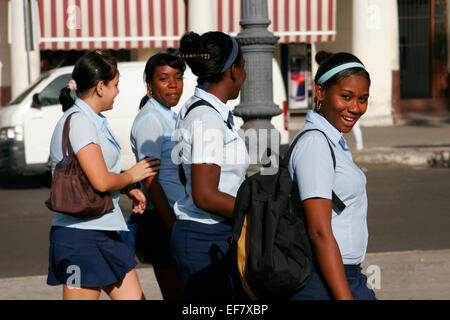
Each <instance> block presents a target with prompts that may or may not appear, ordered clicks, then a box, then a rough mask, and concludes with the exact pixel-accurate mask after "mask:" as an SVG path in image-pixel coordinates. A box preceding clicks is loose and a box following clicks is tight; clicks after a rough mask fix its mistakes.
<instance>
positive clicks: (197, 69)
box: [180, 31, 242, 83]
mask: <svg viewBox="0 0 450 320" xmlns="http://www.w3.org/2000/svg"><path fill="white" fill-rule="evenodd" d="M232 50H233V43H232V40H231V37H230V36H229V35H227V34H225V33H223V32H219V31H210V32H206V33H204V34H202V35H199V34H197V33H195V32H188V33H186V34H184V35H183V37H182V38H181V41H180V54H181V55H183V59H184V60H185V61H186V63H187V64H188V66H189V67H190V68H191V70H192V72H193V73H194V74H195V75H196V76H197V77H198V78H199V82H213V83H214V82H216V83H217V82H219V81H220V80H222V78H223V72H222V69H223V67H224V66H225V63H226V61H227V59H228V57H229V56H230V54H231V51H232ZM186 56H187V57H186ZM241 61H242V51H241V48H240V46H239V51H238V55H237V57H236V59H235V60H234V62H233V64H235V65H237V66H240V65H241Z"/></svg>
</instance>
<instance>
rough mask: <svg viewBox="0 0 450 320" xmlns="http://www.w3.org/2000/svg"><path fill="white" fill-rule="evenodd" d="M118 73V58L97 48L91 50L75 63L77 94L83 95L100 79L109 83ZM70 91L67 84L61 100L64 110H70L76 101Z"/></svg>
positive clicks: (74, 74) (73, 76)
mask: <svg viewBox="0 0 450 320" xmlns="http://www.w3.org/2000/svg"><path fill="white" fill-rule="evenodd" d="M116 74H117V60H116V59H115V58H114V57H112V56H110V55H108V54H106V53H104V52H103V51H100V50H96V51H92V52H89V53H88V54H86V55H85V56H83V57H81V58H80V59H79V60H78V61H77V62H76V63H75V66H74V68H73V71H72V79H73V80H75V82H76V83H77V91H76V92H77V94H78V95H83V94H85V93H87V92H88V91H89V90H90V89H91V88H93V87H95V86H96V85H97V83H99V82H100V81H104V82H105V84H108V82H109V81H111V80H112V79H114V77H115V76H116ZM70 92H71V90H70V89H69V88H68V87H67V86H66V87H64V88H62V89H61V93H60V95H59V102H60V103H61V105H62V109H63V111H66V110H68V109H69V108H70V107H72V106H73V104H74V103H75V100H74V99H73V97H72V96H71V94H70Z"/></svg>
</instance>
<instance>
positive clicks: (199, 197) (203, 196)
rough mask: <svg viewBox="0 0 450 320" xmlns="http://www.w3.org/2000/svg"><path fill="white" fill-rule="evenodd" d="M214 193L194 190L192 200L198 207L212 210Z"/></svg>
mask: <svg viewBox="0 0 450 320" xmlns="http://www.w3.org/2000/svg"><path fill="white" fill-rule="evenodd" d="M211 199H212V195H210V194H207V193H202V192H193V194H192V200H193V201H194V204H195V206H196V207H197V208H200V209H203V210H206V211H210V207H211Z"/></svg>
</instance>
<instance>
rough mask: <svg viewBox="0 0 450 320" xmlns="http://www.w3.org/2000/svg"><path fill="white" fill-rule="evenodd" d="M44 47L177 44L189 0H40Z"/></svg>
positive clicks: (53, 48)
mask: <svg viewBox="0 0 450 320" xmlns="http://www.w3.org/2000/svg"><path fill="white" fill-rule="evenodd" d="M38 6H39V17H40V26H41V38H40V48H41V50H46V49H50V50H71V49H75V50H81V49H116V50H117V49H131V48H167V47H178V45H179V39H180V37H181V36H182V35H183V34H184V33H185V31H186V4H185V1H184V0H38Z"/></svg>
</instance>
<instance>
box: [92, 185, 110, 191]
mask: <svg viewBox="0 0 450 320" xmlns="http://www.w3.org/2000/svg"><path fill="white" fill-rule="evenodd" d="M92 187H93V188H94V189H95V190H97V191H98V192H101V193H105V192H109V191H110V190H109V188H108V186H107V185H106V184H105V183H97V184H95V185H94V184H92Z"/></svg>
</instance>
